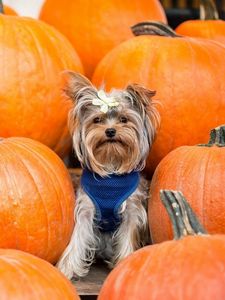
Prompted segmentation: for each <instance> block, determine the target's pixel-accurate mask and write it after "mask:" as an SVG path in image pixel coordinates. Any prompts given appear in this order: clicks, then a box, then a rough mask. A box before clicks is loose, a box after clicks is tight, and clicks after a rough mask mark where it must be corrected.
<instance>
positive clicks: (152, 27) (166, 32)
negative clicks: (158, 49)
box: [131, 21, 180, 37]
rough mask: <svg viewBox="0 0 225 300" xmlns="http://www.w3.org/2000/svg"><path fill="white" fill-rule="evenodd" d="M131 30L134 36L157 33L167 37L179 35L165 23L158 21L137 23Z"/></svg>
mask: <svg viewBox="0 0 225 300" xmlns="http://www.w3.org/2000/svg"><path fill="white" fill-rule="evenodd" d="M131 31H132V32H133V34H134V35H135V36H139V35H158V36H167V37H180V36H179V35H178V34H177V33H176V32H175V31H173V29H172V28H170V27H169V26H168V25H167V24H164V23H162V22H159V21H146V22H141V23H137V24H136V25H134V26H132V27H131Z"/></svg>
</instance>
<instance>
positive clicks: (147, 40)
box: [92, 22, 225, 176]
mask: <svg viewBox="0 0 225 300" xmlns="http://www.w3.org/2000/svg"><path fill="white" fill-rule="evenodd" d="M165 26H166V25H163V24H159V23H154V22H146V23H142V24H139V25H136V26H134V27H133V31H134V33H135V34H137V35H140V36H137V37H134V38H132V39H130V40H129V41H126V42H124V43H122V44H121V45H119V46H117V47H116V48H114V49H113V50H112V51H111V52H109V53H108V54H107V55H106V56H105V57H104V59H103V60H102V61H101V62H100V64H99V65H98V67H97V68H96V70H95V73H94V76H93V78H92V81H93V83H94V84H95V85H97V86H101V85H102V84H105V87H106V89H108V90H110V89H111V88H125V86H126V85H127V84H128V83H132V82H136V83H139V84H142V85H144V86H146V87H148V88H150V89H151V90H155V91H156V96H155V99H156V100H158V101H159V102H160V103H161V105H159V106H158V109H159V112H160V115H161V126H160V130H159V132H158V134H157V138H156V141H155V143H154V145H153V148H152V150H151V152H150V156H149V158H148V162H147V168H146V171H147V173H148V174H149V176H150V175H151V174H152V173H153V171H154V169H155V167H156V166H157V164H158V163H159V162H160V160H161V159H162V158H163V157H164V156H165V155H166V154H167V153H168V152H170V151H171V150H173V149H174V148H177V147H178V146H181V145H193V144H197V143H199V142H206V141H207V136H208V132H209V130H210V129H211V128H213V127H216V126H218V125H219V124H221V123H223V122H224V111H225V81H224V74H225V60H224V56H225V48H224V47H223V46H222V45H220V44H217V43H215V42H213V41H209V40H203V39H194V38H185V37H183V38H181V37H178V36H176V34H175V33H174V32H173V31H172V30H170V29H169V28H168V27H165ZM160 35H164V36H160ZM212 62H213V63H212Z"/></svg>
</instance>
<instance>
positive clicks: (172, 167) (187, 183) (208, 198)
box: [148, 126, 225, 243]
mask: <svg viewBox="0 0 225 300" xmlns="http://www.w3.org/2000/svg"><path fill="white" fill-rule="evenodd" d="M224 161H225V126H221V127H218V128H216V129H214V130H212V132H211V139H210V141H209V143H208V144H205V145H196V146H182V147H179V148H177V149H175V150H174V151H172V152H170V153H169V154H168V155H167V156H166V157H165V158H164V159H163V160H162V161H161V162H160V164H159V165H158V167H157V169H156V171H155V173H154V176H153V178H152V182H151V187H150V191H151V196H150V200H149V208H148V216H149V227H150V231H151V237H152V240H153V242H155V243H159V242H162V241H165V240H168V239H171V238H172V236H173V235H172V229H171V226H170V221H169V218H168V216H167V214H166V213H165V211H164V209H163V206H162V204H161V202H160V198H159V191H160V190H161V189H175V190H180V191H182V192H183V194H185V195H186V197H187V198H188V200H189V203H190V204H191V206H192V207H193V209H194V210H195V212H196V214H197V215H198V217H199V219H200V221H201V222H202V223H203V226H204V227H205V228H206V230H207V231H208V232H209V233H220V234H221V233H223V234H225V193H224V189H223V185H224V182H225V168H224Z"/></svg>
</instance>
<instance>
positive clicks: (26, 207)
mask: <svg viewBox="0 0 225 300" xmlns="http://www.w3.org/2000/svg"><path fill="white" fill-rule="evenodd" d="M74 204H75V203H74V191H73V186H72V182H71V178H70V176H69V174H68V171H67V169H66V167H65V166H64V164H63V162H62V161H61V160H60V159H59V157H58V156H57V155H56V154H55V153H54V152H53V151H52V150H50V149H49V148H48V147H46V146H45V145H43V144H41V143H39V142H37V141H33V140H31V139H27V138H8V139H1V140H0V248H13V249H19V250H23V251H26V252H29V253H31V254H34V255H36V256H39V257H41V258H43V259H46V260H48V261H49V262H51V263H55V262H57V260H58V258H59V256H60V255H61V254H62V252H63V251H64V249H65V248H66V246H67V244H68V242H69V240H70V237H71V234H72V230H73V227H74V221H73V212H74Z"/></svg>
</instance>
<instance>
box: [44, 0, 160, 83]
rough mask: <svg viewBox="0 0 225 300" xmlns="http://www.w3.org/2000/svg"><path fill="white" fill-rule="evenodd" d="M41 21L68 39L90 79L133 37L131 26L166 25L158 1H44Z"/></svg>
mask: <svg viewBox="0 0 225 300" xmlns="http://www.w3.org/2000/svg"><path fill="white" fill-rule="evenodd" d="M40 18H41V19H42V20H43V21H45V22H47V23H49V24H51V25H53V26H55V27H56V28H57V29H59V30H60V31H61V32H62V33H63V34H65V36H67V37H68V39H69V40H70V42H71V43H72V44H73V45H74V47H75V49H76V50H77V52H78V54H79V56H80V57H81V60H82V62H83V65H84V68H85V74H86V75H87V76H89V77H91V75H92V73H93V71H94V69H95V67H96V65H97V63H98V62H99V61H100V60H101V59H102V58H103V57H104V56H105V54H106V53H108V52H109V51H110V50H111V49H113V48H114V47H115V46H116V45H118V44H119V43H121V42H123V41H125V40H127V39H129V38H131V37H132V33H131V30H130V27H131V26H132V25H134V24H135V23H137V22H140V21H145V20H151V19H152V20H161V21H164V22H166V17H165V13H164V11H163V9H162V6H161V4H160V2H159V1H158V0H142V1H140V0H132V1H129V0H123V1H121V0H107V1H105V0H76V1H71V0H65V1H60V0H47V1H45V3H44V5H43V8H42V10H41V13H40Z"/></svg>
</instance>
